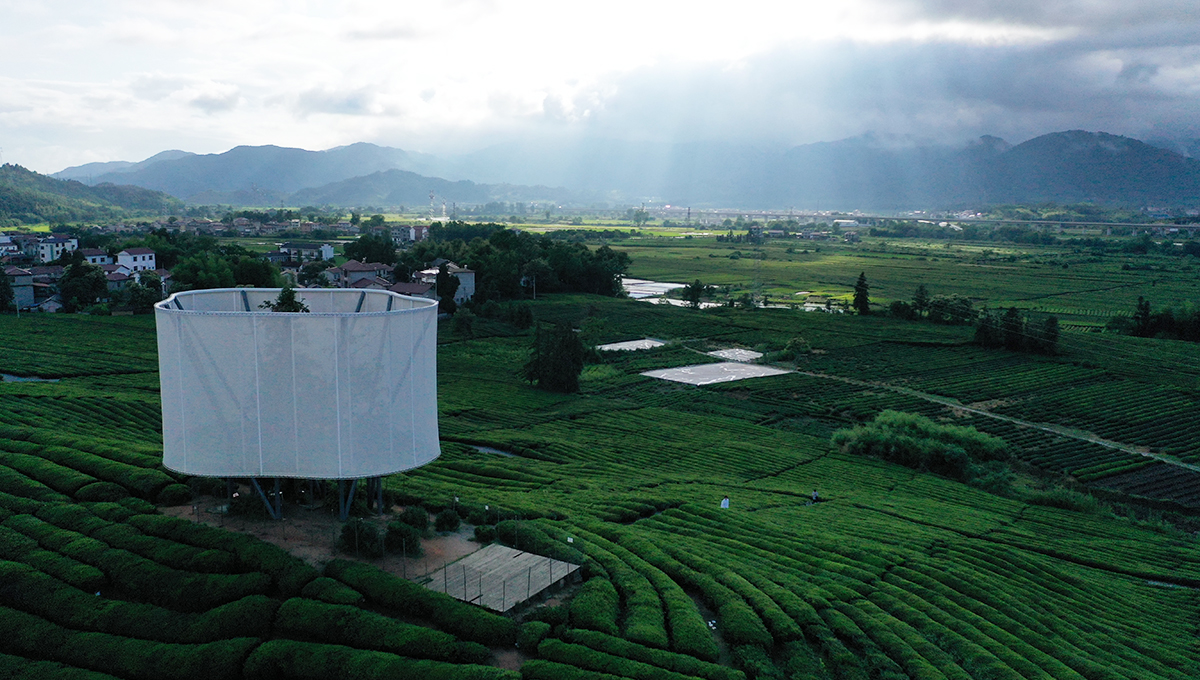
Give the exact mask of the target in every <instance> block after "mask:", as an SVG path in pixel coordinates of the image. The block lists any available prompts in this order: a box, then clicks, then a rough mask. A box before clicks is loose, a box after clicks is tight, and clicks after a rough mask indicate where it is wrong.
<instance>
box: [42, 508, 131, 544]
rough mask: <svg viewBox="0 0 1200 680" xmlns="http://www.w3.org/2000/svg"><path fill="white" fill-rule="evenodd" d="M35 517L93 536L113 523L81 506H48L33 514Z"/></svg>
mask: <svg viewBox="0 0 1200 680" xmlns="http://www.w3.org/2000/svg"><path fill="white" fill-rule="evenodd" d="M33 515H34V517H37V518H38V519H40V520H42V521H43V522H49V523H51V524H53V525H54V526H57V527H61V528H63V529H70V530H71V531H76V532H79V533H81V534H83V535H85V536H88V535H91V533H92V532H94V531H96V530H97V529H102V528H104V527H108V526H111V524H112V523H111V522H109V521H107V520H105V519H102V518H100V517H97V516H96V515H95V514H94V513H92V512H89V511H88V510H87V508H84V507H83V506H81V505H74V504H71V505H47V506H44V507H42V508H40V509H38V510H37V511H36V512H34V513H33Z"/></svg>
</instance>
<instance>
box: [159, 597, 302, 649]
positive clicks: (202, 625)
mask: <svg viewBox="0 0 1200 680" xmlns="http://www.w3.org/2000/svg"><path fill="white" fill-rule="evenodd" d="M279 604H280V603H279V600H276V599H273V598H269V597H266V596H265V595H249V596H247V597H243V598H242V599H240V600H235V601H233V602H230V603H228V604H223V605H221V606H219V607H214V608H212V609H210V610H208V611H206V612H204V613H203V614H200V615H199V616H197V617H196V619H195V621H193V623H192V624H191V625H190V626H188V628H187V630H185V631H183V633H182V634H181V635H180V636H179V640H178V641H179V642H216V641H218V640H229V639H233V638H266V637H270V636H271V625H272V621H274V619H275V612H276V610H278V609H279Z"/></svg>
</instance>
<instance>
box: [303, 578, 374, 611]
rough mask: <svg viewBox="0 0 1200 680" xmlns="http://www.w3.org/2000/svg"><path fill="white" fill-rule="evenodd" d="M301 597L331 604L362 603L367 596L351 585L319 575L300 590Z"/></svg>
mask: <svg viewBox="0 0 1200 680" xmlns="http://www.w3.org/2000/svg"><path fill="white" fill-rule="evenodd" d="M300 596H301V597H306V598H308V599H310V600H320V601H322V602H327V603H329V604H354V605H357V604H362V603H363V601H364V600H366V598H365V597H363V595H362V593H360V592H358V591H357V590H355V589H353V588H351V587H350V586H348V585H346V584H345V583H342V582H340V581H337V580H335V579H331V578H329V577H327V576H319V577H317V578H315V579H313V580H312V581H310V582H309V584H308V585H306V586H304V589H303V590H301V591H300Z"/></svg>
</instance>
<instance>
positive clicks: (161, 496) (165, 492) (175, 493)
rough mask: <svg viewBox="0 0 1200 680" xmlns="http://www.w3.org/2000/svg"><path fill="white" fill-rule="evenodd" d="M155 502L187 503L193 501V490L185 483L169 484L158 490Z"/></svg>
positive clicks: (163, 503) (169, 503)
mask: <svg viewBox="0 0 1200 680" xmlns="http://www.w3.org/2000/svg"><path fill="white" fill-rule="evenodd" d="M154 502H155V503H157V504H159V505H168V506H170V505H185V504H187V503H191V502H192V490H191V489H190V488H189V487H188V486H187V485H184V484H168V485H167V486H164V487H163V488H162V491H159V492H158V496H156V497H155V499H154Z"/></svg>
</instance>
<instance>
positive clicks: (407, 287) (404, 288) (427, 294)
mask: <svg viewBox="0 0 1200 680" xmlns="http://www.w3.org/2000/svg"><path fill="white" fill-rule="evenodd" d="M388 290H390V291H392V292H393V293H399V294H401V295H410V296H412V297H421V298H427V299H429V300H434V299H436V298H435V296H434V294H433V286H431V285H430V284H428V283H413V282H408V281H405V282H402V283H396V284H392V285H391V286H389V287H388Z"/></svg>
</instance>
